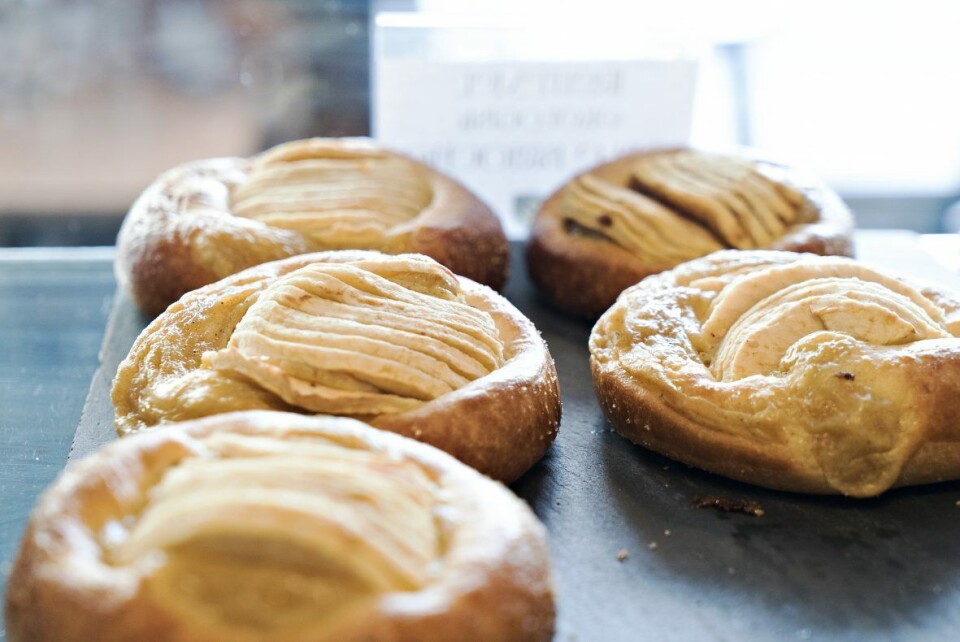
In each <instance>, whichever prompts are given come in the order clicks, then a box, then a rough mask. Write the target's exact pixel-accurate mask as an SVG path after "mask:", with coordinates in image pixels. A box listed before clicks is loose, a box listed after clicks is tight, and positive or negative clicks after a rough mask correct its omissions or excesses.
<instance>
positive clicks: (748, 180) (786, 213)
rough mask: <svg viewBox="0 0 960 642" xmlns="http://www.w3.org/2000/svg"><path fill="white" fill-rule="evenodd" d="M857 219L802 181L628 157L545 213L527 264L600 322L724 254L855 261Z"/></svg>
mask: <svg viewBox="0 0 960 642" xmlns="http://www.w3.org/2000/svg"><path fill="white" fill-rule="evenodd" d="M851 229H852V218H851V216H850V213H849V212H848V211H847V209H846V207H845V206H844V205H843V203H842V202H841V201H840V200H839V198H838V197H837V196H836V195H835V194H833V193H832V192H830V191H829V190H828V189H826V188H825V187H823V186H822V185H819V184H817V183H816V182H814V181H811V180H810V179H807V178H804V177H802V176H800V175H799V174H798V173H797V172H795V171H792V170H787V169H786V168H784V167H782V166H779V165H776V164H773V163H770V162H768V161H763V160H757V159H753V158H748V157H745V156H732V155H724V154H715V153H709V152H704V151H698V150H691V149H670V150H653V151H649V152H642V153H637V154H631V155H628V156H625V157H623V158H620V159H617V160H615V161H612V162H610V163H607V164H605V165H600V166H599V167H595V168H593V169H591V170H589V171H587V172H585V173H583V174H581V175H579V176H577V177H575V178H573V179H572V180H570V181H569V182H568V183H567V184H566V185H564V186H563V187H561V188H560V189H559V190H558V191H557V192H556V193H555V194H554V195H553V196H551V197H550V198H549V199H548V200H547V201H546V202H545V203H544V205H543V207H542V208H541V209H540V212H539V213H538V215H537V219H536V221H535V223H534V227H533V231H532V233H531V240H530V245H529V246H528V250H527V260H528V264H529V268H530V273H531V276H532V278H533V279H534V281H535V282H536V284H537V286H538V287H539V288H540V289H541V290H542V291H543V292H544V294H545V295H546V296H547V298H548V299H549V300H551V301H552V302H553V303H554V304H556V305H557V306H559V307H561V308H564V309H566V310H568V311H570V312H574V313H577V314H580V315H583V316H590V317H596V316H598V315H599V314H600V313H601V312H602V311H603V310H605V309H606V308H607V307H609V305H610V304H612V303H613V301H614V300H615V299H616V297H617V295H618V294H619V293H620V292H621V291H622V290H623V289H624V288H626V287H627V286H629V285H632V284H633V283H636V282H637V281H639V280H641V279H642V278H644V277H646V276H648V275H650V274H655V273H657V272H661V271H663V270H666V269H669V268H672V267H674V266H676V265H677V264H679V263H682V262H684V261H688V260H691V259H694V258H697V257H700V256H704V255H706V254H709V253H711V252H714V251H717V250H721V249H724V248H736V249H756V248H773V249H789V250H798V251H812V252H815V253H818V254H849V253H850V252H851V249H852V246H851V241H850V233H851Z"/></svg>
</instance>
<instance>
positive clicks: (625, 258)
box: [527, 149, 853, 319]
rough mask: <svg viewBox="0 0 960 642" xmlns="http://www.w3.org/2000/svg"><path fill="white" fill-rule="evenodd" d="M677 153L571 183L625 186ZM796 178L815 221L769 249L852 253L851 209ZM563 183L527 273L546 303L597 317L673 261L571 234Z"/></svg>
mask: <svg viewBox="0 0 960 642" xmlns="http://www.w3.org/2000/svg"><path fill="white" fill-rule="evenodd" d="M677 151H678V150H677V149H662V150H650V151H644V152H637V153H633V154H628V155H626V156H623V157H620V158H617V159H615V160H613V161H610V162H608V163H604V164H602V165H599V166H597V167H594V168H592V169H590V170H587V171H586V172H583V173H582V174H580V175H579V176H578V177H575V178H574V179H571V182H572V181H573V180H576V178H579V177H580V176H585V175H592V176H595V177H598V178H602V179H604V180H606V181H609V182H610V183H612V184H615V185H627V184H628V183H629V181H630V178H629V175H630V167H631V166H632V165H633V164H634V163H635V162H636V161H637V160H638V159H641V158H644V157H647V156H652V155H658V154H667V153H674V152H677ZM795 176H796V175H795V174H793V175H790V177H791V178H794V177H795ZM800 178H802V181H801V180H800ZM798 182H802V187H803V191H804V194H805V196H806V197H807V198H808V199H809V200H810V201H811V203H812V204H813V205H814V207H815V208H816V210H817V212H818V214H819V217H820V218H819V220H818V221H817V222H814V223H804V224H800V225H795V226H793V227H792V228H789V229H788V231H787V233H786V234H784V235H783V236H782V237H780V238H779V239H778V240H777V241H775V242H774V243H773V244H772V245H771V246H770V249H776V250H788V251H794V252H811V253H813V254H823V255H840V256H852V255H853V240H852V238H853V237H852V233H853V217H852V215H851V214H850V211H849V210H848V209H847V207H846V206H845V205H844V204H843V202H842V201H841V200H840V198H839V197H838V196H837V195H836V194H835V193H834V192H833V191H831V190H830V189H829V188H827V187H826V186H824V185H822V184H817V183H815V182H813V181H811V180H810V179H808V178H806V177H798ZM564 187H565V186H564ZM564 187H561V188H560V189H558V190H557V191H556V192H554V194H552V195H551V196H550V198H548V199H547V200H546V201H545V202H544V204H543V205H542V206H541V208H540V210H539V212H538V213H537V217H536V219H535V221H534V224H533V227H532V229H531V233H530V242H529V245H528V246H527V266H528V270H529V272H530V276H531V278H532V279H533V281H534V283H535V284H536V285H537V288H538V289H539V290H540V292H541V293H542V294H543V295H544V297H545V298H546V299H547V300H548V301H549V302H550V303H552V304H553V305H555V306H557V307H558V308H560V309H562V310H565V311H567V312H570V313H573V314H576V315H577V316H581V317H585V318H591V319H595V318H596V317H598V316H600V314H602V313H603V311H604V310H606V309H607V308H608V307H610V305H612V304H613V302H614V301H615V300H616V298H617V296H618V295H619V294H620V292H622V291H623V290H624V289H625V288H627V287H628V286H630V285H633V284H634V283H638V282H639V281H641V280H643V279H644V278H646V277H647V276H650V275H651V274H657V273H659V272H661V271H663V270H665V269H669V268H671V267H673V266H674V265H676V263H672V264H665V263H663V262H659V261H656V260H652V259H650V258H648V257H645V256H640V255H637V254H634V253H632V252H630V251H628V250H626V249H624V248H622V247H620V246H619V245H617V244H615V243H612V242H610V241H608V240H606V239H603V238H602V237H598V236H591V235H585V234H582V233H578V232H571V230H570V229H569V227H568V224H567V223H566V221H565V217H564V215H563V212H562V209H561V203H562V200H563V190H564Z"/></svg>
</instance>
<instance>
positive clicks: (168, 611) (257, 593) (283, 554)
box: [6, 411, 554, 642]
mask: <svg viewBox="0 0 960 642" xmlns="http://www.w3.org/2000/svg"><path fill="white" fill-rule="evenodd" d="M6 597H7V603H6V615H7V634H8V636H9V639H10V640H11V641H18V640H23V641H30V640H60V641H62V642H69V641H71V640H104V641H107V640H118V641H119V640H158V641H159V640H210V641H213V640H231V641H233V640H302V641H308V640H309V641H317V642H319V641H321V640H397V641H400V640H423V639H448V640H546V639H549V638H550V637H551V633H552V630H553V622H554V601H553V594H552V589H551V579H550V568H549V560H548V558H547V551H546V545H545V534H544V529H543V527H542V526H541V525H540V523H539V522H538V521H537V519H536V518H535V517H534V516H533V513H532V512H531V511H530V509H529V508H528V507H527V506H526V504H524V503H523V502H522V501H520V500H519V499H517V498H516V497H515V496H513V495H512V494H511V493H510V492H509V491H508V490H507V489H506V488H504V487H503V486H502V485H500V484H498V483H496V482H493V481H491V480H489V479H487V478H485V477H483V476H482V475H479V474H478V473H476V472H474V471H472V470H471V469H469V468H468V467H466V466H464V465H462V464H460V463H459V462H457V461H456V460H455V459H453V458H452V457H449V456H447V455H445V454H443V453H442V452H440V451H438V450H436V449H434V448H431V447H430V446H427V445H424V444H420V443H417V442H415V441H413V440H410V439H407V438H405V437H401V436H399V435H392V434H389V433H385V432H382V431H379V430H374V429H372V428H370V427H369V426H365V425H363V424H362V423H360V422H358V421H355V420H351V419H344V418H335V417H304V416H300V415H295V414H291V413H278V412H264V411H259V412H256V411H255V412H247V413H232V414H227V415H220V416H217V417H211V418H207V419H203V420H198V421H194V422H184V423H182V424H178V425H177V426H172V427H171V428H170V429H168V430H163V431H152V432H150V433H145V434H139V435H136V436H134V437H131V438H129V439H122V440H119V441H116V442H113V443H111V444H109V445H107V446H106V447H105V448H103V449H102V450H101V451H100V452H98V453H95V454H93V455H92V456H90V457H88V458H86V459H84V460H82V461H80V462H78V463H75V464H72V465H71V466H69V467H68V468H67V470H66V471H65V472H64V473H63V474H62V475H61V476H60V478H59V479H58V480H57V481H56V482H54V484H53V485H52V486H51V488H50V489H48V490H47V491H46V493H44V495H43V496H42V497H41V499H40V500H39V503H38V505H37V507H36V509H35V510H34V513H33V516H32V518H31V520H30V523H29V525H28V527H27V530H26V533H25V535H24V537H23V541H22V543H21V547H20V552H19V554H18V556H17V558H16V561H15V563H14V567H13V571H12V574H11V577H10V582H9V584H8V587H7V596H6Z"/></svg>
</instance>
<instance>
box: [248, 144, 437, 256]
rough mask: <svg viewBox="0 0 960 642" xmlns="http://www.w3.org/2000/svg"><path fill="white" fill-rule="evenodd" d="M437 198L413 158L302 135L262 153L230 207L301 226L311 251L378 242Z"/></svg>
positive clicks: (375, 246)
mask: <svg viewBox="0 0 960 642" xmlns="http://www.w3.org/2000/svg"><path fill="white" fill-rule="evenodd" d="M432 198H433V193H432V190H431V188H430V185H429V184H428V183H427V181H426V180H425V178H424V177H423V175H422V171H421V170H420V169H419V168H418V167H417V166H416V165H415V164H414V163H413V162H411V161H409V160H407V159H404V158H399V157H396V156H393V155H390V154H387V153H385V152H383V151H379V150H376V149H372V148H364V147H361V146H351V147H344V146H341V145H337V144H335V143H331V142H328V141H322V140H304V141H295V142H292V143H287V144H284V145H280V146H278V147H275V148H273V149H271V150H269V151H267V152H265V153H263V154H261V155H260V156H258V157H257V158H256V159H255V160H254V161H253V164H252V167H251V169H250V172H249V174H248V176H247V177H246V180H244V181H242V182H240V183H238V184H237V185H235V186H234V187H233V190H232V193H231V206H232V211H233V213H234V214H235V215H236V216H243V217H247V218H252V219H256V220H258V221H261V222H262V223H265V224H267V225H272V226H275V227H282V228H286V229H291V230H296V231H298V232H300V233H302V234H303V235H304V237H305V238H307V239H308V241H309V242H310V243H311V244H312V249H313V250H325V249H344V248H364V249H379V248H381V247H382V246H383V245H384V242H385V240H386V237H387V235H388V234H389V232H390V231H391V230H392V229H393V228H394V227H396V226H398V225H400V224H402V223H405V222H407V221H409V220H411V219H412V218H414V217H415V216H417V215H418V214H419V213H420V212H421V211H423V210H424V208H426V207H427V206H428V205H429V204H430V201H431V200H432Z"/></svg>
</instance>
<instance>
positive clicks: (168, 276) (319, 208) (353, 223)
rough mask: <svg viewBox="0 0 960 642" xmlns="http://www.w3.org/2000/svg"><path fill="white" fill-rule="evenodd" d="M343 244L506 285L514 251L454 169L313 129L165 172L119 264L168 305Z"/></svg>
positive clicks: (128, 226) (129, 282)
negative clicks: (424, 260)
mask: <svg viewBox="0 0 960 642" xmlns="http://www.w3.org/2000/svg"><path fill="white" fill-rule="evenodd" d="M339 249H365V250H379V251H382V252H386V253H389V254H402V253H420V254H426V255H428V256H431V257H433V258H434V259H436V260H437V261H439V262H440V263H442V264H444V265H446V266H447V267H449V268H450V269H451V270H453V271H454V272H455V273H457V274H462V275H463V276H466V277H468V278H470V279H473V280H475V281H478V282H480V283H484V284H486V285H489V286H491V287H493V288H495V289H499V288H500V287H502V286H503V283H504V281H505V280H506V275H507V264H508V258H509V257H508V247H507V241H506V237H505V236H504V234H503V230H502V228H501V226H500V222H499V220H498V219H497V217H496V216H495V215H494V214H493V213H492V212H491V211H490V210H489V208H487V206H486V205H484V204H483V203H482V202H481V201H480V200H479V199H478V198H477V197H475V196H474V195H473V194H471V193H470V192H469V191H467V190H466V189H465V188H464V187H463V186H461V185H459V184H458V183H456V182H455V181H453V180H452V179H450V178H449V177H447V176H444V175H442V174H440V173H439V172H437V171H435V170H433V169H431V168H429V167H427V166H426V165H423V164H421V163H418V162H416V161H414V160H413V159H411V158H407V157H405V156H402V155H400V154H397V153H394V152H389V151H386V150H384V149H381V148H379V147H377V146H376V145H374V144H373V143H372V142H370V141H366V140H363V139H324V138H313V139H308V140H300V141H293V142H290V143H285V144H282V145H279V146H277V147H274V148H273V149H269V150H267V151H265V152H263V153H262V154H260V155H258V156H255V157H253V158H250V159H242V158H220V159H211V160H203V161H196V162H192V163H187V164H185V165H181V166H179V167H176V168H174V169H172V170H170V171H168V172H166V173H164V174H163V175H161V176H160V177H159V178H158V179H157V180H156V182H155V183H154V184H153V185H151V186H150V187H149V188H148V189H147V190H146V191H145V192H144V193H143V195H142V196H141V197H140V198H139V199H138V200H137V201H136V203H135V204H134V205H133V207H132V208H131V209H130V213H129V214H128V216H127V218H126V220H125V221H124V223H123V226H122V228H121V230H120V235H119V236H118V238H117V264H116V271H117V278H118V280H119V282H120V284H121V286H122V287H123V288H124V289H126V290H127V291H128V292H129V293H130V295H131V296H132V297H133V300H134V301H135V302H136V303H137V305H138V306H139V307H140V308H141V309H143V310H144V311H146V312H148V313H151V314H158V313H160V312H162V311H163V309H164V308H166V307H167V305H169V304H170V303H172V302H174V301H176V300H177V299H179V298H180V296H182V295H183V294H185V293H186V292H189V291H190V290H194V289H196V288H198V287H200V286H203V285H206V284H208V283H212V282H214V281H217V280H219V279H222V278H224V277H226V276H229V275H231V274H234V273H235V272H239V271H240V270H242V269H245V268H247V267H250V266H253V265H257V264H260V263H265V262H267V261H273V260H276V259H281V258H285V257H288V256H292V255H295V254H304V253H307V252H317V251H324V250H339Z"/></svg>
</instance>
